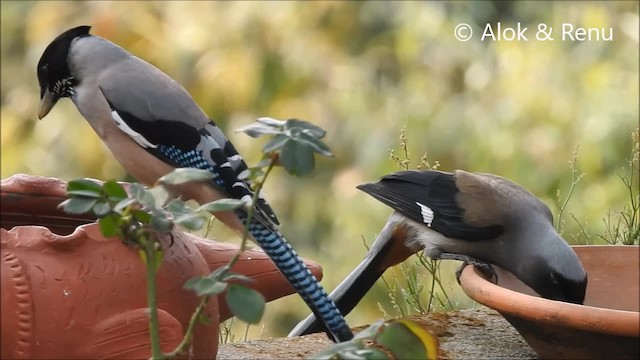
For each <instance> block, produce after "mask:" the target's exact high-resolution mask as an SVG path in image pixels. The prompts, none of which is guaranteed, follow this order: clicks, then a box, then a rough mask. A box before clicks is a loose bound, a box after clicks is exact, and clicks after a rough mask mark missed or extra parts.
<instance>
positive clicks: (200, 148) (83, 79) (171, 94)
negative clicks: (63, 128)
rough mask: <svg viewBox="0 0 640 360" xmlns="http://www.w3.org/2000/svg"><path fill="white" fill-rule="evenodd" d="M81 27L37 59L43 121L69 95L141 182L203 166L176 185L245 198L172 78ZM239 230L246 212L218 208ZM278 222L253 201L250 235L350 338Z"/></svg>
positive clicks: (222, 145) (201, 193) (231, 161)
mask: <svg viewBox="0 0 640 360" xmlns="http://www.w3.org/2000/svg"><path fill="white" fill-rule="evenodd" d="M89 30H90V27H89V26H79V27H76V28H73V29H70V30H67V31H66V32H64V33H62V34H61V35H59V36H58V37H57V38H56V39H55V40H53V42H51V44H49V46H48V47H47V48H46V49H45V51H44V53H43V54H42V57H41V58H40V61H39V62H38V68H37V71H38V81H39V83H40V99H41V103H40V109H39V112H38V117H39V118H40V119H42V118H43V117H45V116H46V115H47V114H48V113H49V111H50V110H51V109H52V108H53V106H54V105H55V104H56V102H57V101H58V100H59V99H61V98H64V97H69V98H71V100H72V101H73V103H74V104H75V106H76V107H77V108H78V110H79V111H80V114H81V115H82V116H83V117H84V118H85V119H86V120H87V121H88V122H89V124H90V125H91V127H92V128H93V129H94V130H95V131H96V133H97V134H98V136H99V137H100V138H101V139H102V141H103V142H104V143H105V144H106V145H107V147H108V148H109V150H110V151H111V152H112V153H113V155H114V156H115V157H116V159H117V160H118V161H119V162H120V164H121V165H122V166H123V167H124V168H125V170H127V171H128V172H129V173H130V174H131V175H132V176H133V177H135V178H136V179H137V180H138V181H140V182H141V183H144V184H147V185H151V184H154V183H155V182H156V181H157V180H158V179H159V178H160V177H161V176H163V175H165V174H167V173H169V172H171V171H172V170H174V169H175V168H179V167H191V168H197V169H204V170H208V171H210V172H211V173H212V174H213V176H214V177H213V180H212V181H210V182H206V183H205V182H197V183H196V182H193V183H189V184H186V185H184V186H180V187H178V188H176V189H174V190H176V191H177V192H178V194H179V195H181V196H182V197H183V198H185V199H194V200H196V201H198V202H200V203H206V202H211V201H214V200H217V199H220V198H227V197H231V198H236V199H251V198H252V196H253V193H252V190H251V188H250V184H249V183H248V182H247V180H246V176H247V174H248V170H247V165H246V164H245V162H244V160H243V158H242V157H241V156H240V155H239V154H238V152H237V151H236V149H235V148H234V146H233V144H232V143H231V142H230V141H229V140H228V139H227V138H226V136H225V135H224V134H223V133H222V131H220V129H219V128H218V127H217V126H216V124H215V123H214V122H212V121H211V120H210V119H209V118H208V117H207V116H206V115H205V113H204V112H203V111H202V109H201V108H200V107H199V106H198V105H197V104H196V103H195V101H194V100H193V99H192V98H191V96H190V95H189V93H187V91H186V90H185V89H184V88H183V87H182V86H180V84H178V83H177V82H176V81H174V80H173V79H171V78H170V77H169V76H167V75H166V74H164V73H163V72H162V71H160V70H158V69H157V68H156V67H154V66H153V65H151V64H149V63H147V62H145V61H143V60H141V59H139V58H137V57H135V56H133V55H132V54H130V53H128V52H127V51H125V50H124V49H122V48H120V47H119V46H117V45H115V44H113V43H111V42H109V41H107V40H105V39H103V38H100V37H97V36H93V35H91V34H89ZM215 215H216V217H218V218H219V219H220V220H222V221H223V222H224V223H225V224H227V225H228V226H230V227H232V228H233V229H235V230H237V231H241V230H242V228H243V227H244V224H245V222H246V221H247V213H246V211H245V210H237V211H233V212H226V213H216V214H215ZM277 225H278V219H277V218H276V216H275V214H274V213H273V210H272V209H271V207H270V206H269V204H268V203H267V202H266V201H265V200H264V199H263V198H261V197H260V198H259V201H258V202H257V204H256V211H255V216H254V220H253V221H252V222H251V223H250V224H249V233H250V234H251V236H252V237H253V240H254V241H255V242H256V243H257V244H258V245H259V246H260V247H261V248H262V249H263V250H264V251H265V252H266V253H267V255H269V257H270V258H271V259H272V260H273V261H274V263H275V264H276V266H277V267H278V269H280V271H281V272H282V273H283V274H284V275H285V277H286V278H287V280H288V281H289V282H290V283H291V285H292V286H293V287H294V288H295V289H296V291H297V292H298V293H299V294H300V296H301V297H302V298H303V299H304V301H305V302H306V303H307V305H308V306H309V307H310V308H311V310H312V311H313V313H314V314H316V315H317V316H318V317H319V318H320V319H322V320H321V321H322V322H323V324H324V326H325V328H326V329H328V330H327V333H328V334H329V335H330V337H331V338H332V339H333V340H334V341H339V342H340V341H346V340H349V339H351V338H352V337H353V334H352V333H351V330H350V329H349V327H348V326H347V323H346V322H345V320H344V318H343V316H342V315H341V314H340V311H339V310H338V309H337V307H336V305H335V304H334V303H333V301H331V300H330V299H329V297H328V296H327V294H326V293H325V291H324V289H323V288H322V287H321V286H320V284H319V283H318V281H317V279H316V278H315V277H314V276H313V275H312V274H311V272H310V271H309V269H308V268H307V267H306V265H305V264H304V263H303V262H302V260H301V259H300V258H299V257H298V255H297V254H296V252H295V251H294V250H293V249H292V248H291V246H290V245H289V243H287V241H286V240H285V239H284V237H283V236H282V235H281V234H280V232H279V231H278V229H277Z"/></svg>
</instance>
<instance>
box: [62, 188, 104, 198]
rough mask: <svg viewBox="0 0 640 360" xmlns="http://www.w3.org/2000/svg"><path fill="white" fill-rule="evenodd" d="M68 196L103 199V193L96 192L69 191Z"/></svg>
mask: <svg viewBox="0 0 640 360" xmlns="http://www.w3.org/2000/svg"><path fill="white" fill-rule="evenodd" d="M67 196H70V197H79V196H81V197H90V198H100V197H102V194H101V193H98V192H95V191H93V190H71V191H67Z"/></svg>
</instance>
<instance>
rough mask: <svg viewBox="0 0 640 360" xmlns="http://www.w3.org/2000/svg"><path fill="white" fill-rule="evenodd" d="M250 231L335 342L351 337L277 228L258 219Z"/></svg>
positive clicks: (341, 318) (305, 267)
mask: <svg viewBox="0 0 640 360" xmlns="http://www.w3.org/2000/svg"><path fill="white" fill-rule="evenodd" d="M239 215H240V219H241V220H242V222H243V223H246V215H245V214H239ZM249 233H250V234H251V235H252V236H253V237H254V239H255V240H256V242H257V243H258V245H259V246H260V247H261V248H262V250H264V252H265V253H266V254H267V255H269V257H270V258H271V260H272V261H273V262H274V263H275V264H276V267H278V269H279V270H280V272H282V274H283V275H284V276H285V277H286V278H287V280H288V281H289V283H290V284H291V286H293V288H294V289H295V290H296V291H297V292H298V294H300V296H301V297H302V299H303V300H304V301H305V302H306V303H307V306H309V308H310V309H311V311H313V313H314V314H315V316H316V319H320V321H322V322H323V323H324V324H325V327H326V328H327V329H328V332H327V334H328V335H329V336H330V337H331V338H332V339H333V340H334V341H335V342H343V341H348V340H351V339H352V338H353V333H352V332H351V329H349V326H348V325H347V322H346V320H345V319H344V317H343V316H342V314H341V313H340V310H338V307H337V306H336V304H335V303H334V302H333V300H331V299H330V298H329V296H328V295H327V293H326V292H325V291H324V289H323V288H322V286H321V285H320V283H319V282H318V280H317V279H316V277H315V276H314V275H313V274H312V273H311V271H309V268H307V266H306V265H305V264H304V262H303V261H302V259H300V257H299V256H298V254H297V253H296V251H295V250H293V248H292V247H291V245H290V244H289V243H288V242H287V240H285V238H284V237H283V236H282V235H281V234H280V233H279V232H278V231H277V230H272V229H269V228H267V227H266V226H265V225H263V224H262V223H260V222H259V221H255V220H254V221H252V222H251V225H250V226H249Z"/></svg>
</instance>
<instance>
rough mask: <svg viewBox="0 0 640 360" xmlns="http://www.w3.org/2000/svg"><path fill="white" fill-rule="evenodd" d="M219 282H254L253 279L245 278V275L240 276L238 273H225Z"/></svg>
mask: <svg viewBox="0 0 640 360" xmlns="http://www.w3.org/2000/svg"><path fill="white" fill-rule="evenodd" d="M220 280H223V281H234V280H235V281H242V282H245V283H253V282H256V281H255V280H254V279H252V278H250V277H248V276H246V275H242V274H238V273H232V272H227V273H226V274H224V275H222V276H221V277H220Z"/></svg>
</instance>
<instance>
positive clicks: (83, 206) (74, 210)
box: [58, 197, 98, 214]
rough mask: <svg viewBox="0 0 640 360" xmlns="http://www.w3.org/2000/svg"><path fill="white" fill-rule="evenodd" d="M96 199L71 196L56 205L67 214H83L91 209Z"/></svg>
mask: <svg viewBox="0 0 640 360" xmlns="http://www.w3.org/2000/svg"><path fill="white" fill-rule="evenodd" d="M97 201H98V199H96V198H88V197H73V198H71V199H67V200H65V201H63V202H62V203H60V205H58V207H60V208H62V210H64V212H66V213H68V214H85V213H88V212H89V211H91V208H93V205H95V203H96V202H97Z"/></svg>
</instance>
